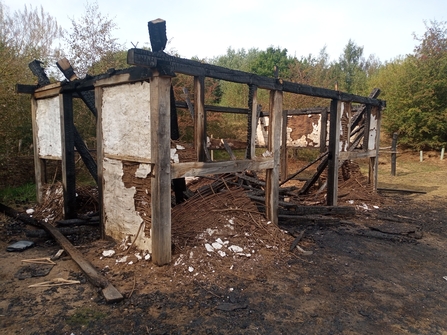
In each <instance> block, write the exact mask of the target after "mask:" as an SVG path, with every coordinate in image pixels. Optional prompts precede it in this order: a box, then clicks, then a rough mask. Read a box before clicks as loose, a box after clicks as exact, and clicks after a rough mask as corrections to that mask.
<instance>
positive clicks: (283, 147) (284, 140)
mask: <svg viewBox="0 0 447 335" xmlns="http://www.w3.org/2000/svg"><path fill="white" fill-rule="evenodd" d="M280 157H281V163H280V169H281V172H280V176H281V182H283V181H284V180H286V179H287V176H288V171H287V161H288V155H287V111H286V110H285V111H282V117H281V153H280Z"/></svg>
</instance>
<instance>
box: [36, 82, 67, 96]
mask: <svg viewBox="0 0 447 335" xmlns="http://www.w3.org/2000/svg"><path fill="white" fill-rule="evenodd" d="M61 89H62V83H61V82H57V83H54V84H50V85H47V86H44V87H41V88H38V89H37V90H35V91H34V97H35V98H36V99H43V98H51V97H55V96H57V95H59V93H60V92H61Z"/></svg>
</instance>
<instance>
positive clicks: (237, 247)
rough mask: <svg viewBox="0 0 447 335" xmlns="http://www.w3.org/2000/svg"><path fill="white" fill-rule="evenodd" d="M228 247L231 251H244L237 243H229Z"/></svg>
mask: <svg viewBox="0 0 447 335" xmlns="http://www.w3.org/2000/svg"><path fill="white" fill-rule="evenodd" d="M228 249H230V250H231V251H233V252H235V253H241V252H243V251H244V249H242V248H241V247H239V246H237V245H231V246H229V247H228Z"/></svg>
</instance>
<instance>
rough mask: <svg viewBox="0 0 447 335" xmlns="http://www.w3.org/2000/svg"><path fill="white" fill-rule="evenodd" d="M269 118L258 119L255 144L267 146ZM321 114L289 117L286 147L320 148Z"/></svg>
mask: <svg viewBox="0 0 447 335" xmlns="http://www.w3.org/2000/svg"><path fill="white" fill-rule="evenodd" d="M268 128H269V118H268V117H261V118H259V122H258V127H257V128H256V144H257V145H259V146H267V139H268ZM320 129H321V114H309V115H290V116H288V119H287V146H288V147H301V148H305V147H315V148H318V147H319V146H320Z"/></svg>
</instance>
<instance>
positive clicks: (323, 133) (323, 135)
mask: <svg viewBox="0 0 447 335" xmlns="http://www.w3.org/2000/svg"><path fill="white" fill-rule="evenodd" d="M327 114H328V113H327V108H325V109H324V110H322V111H321V116H320V117H321V119H320V153H321V154H322V153H324V152H326V141H327Z"/></svg>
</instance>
